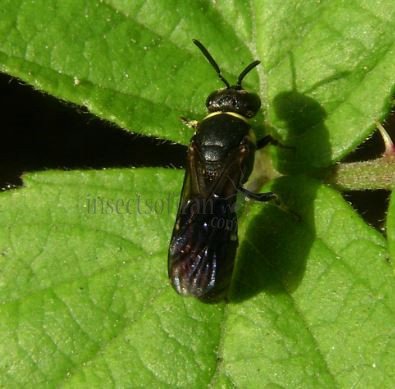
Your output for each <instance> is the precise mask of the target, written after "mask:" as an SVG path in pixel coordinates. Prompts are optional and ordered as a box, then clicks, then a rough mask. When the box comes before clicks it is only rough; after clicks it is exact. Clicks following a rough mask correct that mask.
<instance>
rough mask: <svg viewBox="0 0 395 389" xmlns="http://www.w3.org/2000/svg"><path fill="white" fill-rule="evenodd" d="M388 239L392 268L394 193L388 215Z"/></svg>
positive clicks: (393, 255)
mask: <svg viewBox="0 0 395 389" xmlns="http://www.w3.org/2000/svg"><path fill="white" fill-rule="evenodd" d="M386 231H387V238H388V249H389V252H390V255H391V259H392V266H395V194H394V191H392V194H391V197H390V203H389V206H388V215H387V226H386Z"/></svg>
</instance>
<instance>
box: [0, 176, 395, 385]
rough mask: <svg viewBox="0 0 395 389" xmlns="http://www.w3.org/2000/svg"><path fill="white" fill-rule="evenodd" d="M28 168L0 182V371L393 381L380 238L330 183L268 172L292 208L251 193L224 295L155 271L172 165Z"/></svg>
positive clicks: (158, 378) (120, 378) (102, 379)
mask: <svg viewBox="0 0 395 389" xmlns="http://www.w3.org/2000/svg"><path fill="white" fill-rule="evenodd" d="M25 182H26V184H27V187H26V188H24V189H20V190H14V191H10V192H6V193H2V194H1V196H0V200H1V201H0V204H1V209H0V212H1V220H2V223H1V227H0V228H1V230H0V252H1V256H0V269H1V278H0V285H1V293H0V298H1V305H0V337H1V342H0V355H1V358H0V377H1V381H0V382H1V385H2V386H5V387H10V386H32V387H37V386H39V387H45V386H59V385H63V386H66V387H76V386H82V385H83V386H90V387H108V386H111V385H116V386H121V387H127V386H128V387H130V386H136V385H143V386H144V385H145V386H152V385H155V386H160V387H161V386H167V385H168V386H172V387H174V386H181V387H187V386H191V385H192V386H197V387H203V386H206V385H207V384H209V383H211V384H213V386H215V387H216V386H219V385H220V384H221V383H227V385H228V384H230V383H233V385H236V386H239V387H240V386H243V387H251V386H262V384H265V383H267V384H270V383H273V384H274V383H276V384H278V385H282V386H287V385H288V386H317V385H322V386H325V387H335V386H340V387H350V386H352V384H355V383H356V382H358V383H359V384H360V385H361V386H365V387H366V386H372V385H373V386H374V385H379V386H381V387H385V386H390V383H391V382H393V379H394V376H393V374H394V373H393V353H392V352H391V350H393V346H394V340H395V339H394V336H393V331H392V323H393V322H394V319H395V317H394V316H395V314H394V301H395V299H394V297H395V296H394V292H395V291H394V277H393V272H392V269H391V267H390V266H389V264H388V263H387V261H386V255H387V254H386V248H385V242H384V239H383V238H382V237H381V235H380V234H379V233H377V232H375V231H374V230H373V229H372V228H370V227H368V226H367V225H365V224H364V223H363V221H362V220H361V219H360V217H359V216H357V215H356V214H355V212H354V211H353V210H352V209H351V208H350V207H349V206H348V205H347V204H345V203H344V201H343V200H342V199H341V197H340V196H339V195H338V194H336V193H335V192H334V191H332V190H330V189H328V188H326V187H322V186H319V185H318V184H317V183H315V182H312V181H310V180H307V179H304V178H302V177H298V178H294V179H283V180H280V181H278V182H277V183H276V184H275V189H276V191H277V192H278V193H280V194H281V196H282V197H283V198H284V199H285V200H286V201H287V204H289V206H291V207H292V209H297V210H298V211H297V212H298V217H297V216H296V215H294V214H291V213H287V212H283V211H280V210H279V209H278V208H276V207H274V206H270V205H269V206H264V207H262V205H257V204H254V205H252V206H251V208H250V212H246V215H247V217H244V218H243V228H242V230H244V231H245V232H244V233H243V235H245V239H244V240H243V243H242V245H241V247H240V255H239V263H238V271H237V273H236V282H235V285H234V288H233V291H232V295H231V301H230V303H229V304H228V305H224V304H217V305H205V304H202V303H200V302H198V301H196V300H195V299H187V298H181V297H180V296H178V295H176V293H175V292H174V291H173V290H172V288H171V287H170V285H169V283H168V281H167V277H166V251H167V244H168V241H169V234H170V231H171V227H172V223H173V220H174V213H175V210H176V205H177V197H178V194H175V193H173V192H172V189H171V188H173V187H176V186H180V185H181V183H182V172H177V171H172V170H161V171H158V170H156V169H136V170H130V171H128V172H126V171H122V170H121V171H119V170H109V171H102V172H93V171H91V172H70V173H66V172H64V173H63V174H62V175H59V173H58V172H45V173H40V174H34V175H30V176H26V177H25ZM291 188H292V189H291ZM117 207H118V208H117ZM339 231H341V234H339ZM334 335H335V336H334Z"/></svg>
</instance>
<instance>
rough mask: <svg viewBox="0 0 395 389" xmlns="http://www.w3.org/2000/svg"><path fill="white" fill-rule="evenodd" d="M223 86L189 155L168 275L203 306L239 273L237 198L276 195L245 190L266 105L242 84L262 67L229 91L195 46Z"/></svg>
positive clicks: (263, 141) (223, 292)
mask: <svg viewBox="0 0 395 389" xmlns="http://www.w3.org/2000/svg"><path fill="white" fill-rule="evenodd" d="M193 42H194V43H195V44H196V46H197V47H198V48H199V49H200V50H201V52H202V53H203V55H204V56H205V57H206V58H207V60H208V61H209V63H210V64H211V65H212V66H213V68H214V69H215V71H216V72H217V74H218V76H219V78H220V79H221V80H222V81H223V82H224V84H225V85H226V88H223V89H220V90H216V91H214V92H212V93H211V94H210V95H209V96H208V98H207V101H206V107H207V109H208V112H209V113H208V115H207V116H206V117H205V118H204V119H203V120H202V121H201V122H190V125H191V126H192V127H195V128H196V132H195V134H194V135H193V137H192V139H191V142H190V145H189V148H188V154H187V166H186V173H185V178H184V185H183V189H182V193H181V200H180V205H179V209H178V214H177V219H176V223H175V226H174V229H173V235H172V238H171V242H170V248H169V261H168V274H169V278H170V280H171V283H172V285H173V287H174V289H175V290H176V291H177V292H178V293H180V294H183V295H191V296H195V297H197V298H199V299H201V300H203V301H216V300H219V299H221V298H223V297H225V295H226V293H227V291H228V288H229V284H230V281H231V279H232V273H233V268H234V262H235V256H236V249H237V245H238V238H237V217H236V212H235V202H236V198H237V192H238V191H242V192H243V193H245V195H246V196H248V197H251V198H253V199H255V200H259V201H268V200H270V199H273V198H274V197H275V195H274V194H273V193H251V192H249V191H248V190H246V189H245V188H243V187H242V185H243V184H244V183H245V182H246V181H247V179H248V177H249V176H250V174H251V171H252V168H253V164H254V154H255V150H256V149H257V148H260V147H263V146H264V145H266V144H267V143H269V142H270V140H271V138H270V137H264V138H263V139H261V140H260V141H259V142H256V140H255V134H254V132H253V131H252V128H251V126H250V125H249V123H248V119H250V118H252V117H253V116H255V115H256V114H257V112H258V111H259V109H260V107H261V100H260V98H259V96H258V95H257V94H255V93H251V92H247V91H246V90H244V89H243V87H242V85H241V83H242V81H243V79H244V77H245V76H246V75H247V74H248V73H249V72H250V71H251V70H252V69H253V68H255V67H256V66H257V65H258V64H259V63H260V61H254V62H252V63H251V64H249V65H248V66H247V67H246V68H245V69H244V70H243V71H242V72H241V73H240V75H239V77H238V79H237V83H236V84H235V85H232V86H231V85H230V84H229V83H228V81H227V80H226V79H225V78H224V77H223V76H222V74H221V70H220V68H219V66H218V65H217V63H216V62H215V60H214V59H213V57H212V56H211V54H210V53H209V52H208V51H207V49H206V48H205V47H204V46H203V45H202V43H200V42H199V41H198V40H193Z"/></svg>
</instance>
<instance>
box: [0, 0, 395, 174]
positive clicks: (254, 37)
mask: <svg viewBox="0 0 395 389" xmlns="http://www.w3.org/2000/svg"><path fill="white" fill-rule="evenodd" d="M132 3H133V4H131V3H130V2H124V1H111V2H87V3H84V7H83V8H81V3H80V2H78V1H67V2H65V1H56V0H52V1H48V0H38V1H24V0H8V1H7V0H2V1H1V3H0V4H1V11H0V12H1V15H2V17H1V18H0V36H3V37H6V39H2V40H1V41H0V70H2V71H5V72H8V73H10V74H12V75H15V76H18V77H20V78H22V79H23V80H25V81H27V82H29V83H31V84H33V85H34V86H35V87H37V88H39V89H42V90H45V91H46V92H49V93H51V94H53V95H55V96H58V97H59V98H62V99H64V100H68V101H72V102H74V103H77V104H82V105H85V106H87V107H88V108H89V109H90V110H91V111H92V112H93V113H95V114H96V115H98V116H100V117H102V118H105V119H107V120H111V121H113V122H115V123H117V124H119V125H120V126H122V127H124V128H128V129H129V130H130V131H134V132H140V133H144V134H147V135H154V136H159V137H165V138H168V139H172V140H174V141H181V142H184V143H186V142H187V141H188V139H189V137H190V133H189V132H188V131H186V130H185V129H184V128H183V127H182V125H181V123H180V121H179V116H181V115H183V116H187V117H191V118H201V117H202V116H203V115H204V107H203V102H204V99H205V98H206V96H207V95H208V93H210V92H211V91H212V90H213V89H215V88H217V87H218V86H220V83H219V81H218V80H217V79H216V75H215V73H214V71H213V69H210V66H209V65H208V64H207V63H206V61H205V59H204V58H203V56H202V55H201V53H200V52H199V51H198V50H197V48H196V47H194V45H193V44H192V42H191V39H192V38H199V39H200V40H202V42H203V43H205V44H206V45H207V46H208V48H209V50H210V51H211V52H212V54H213V55H214V57H215V58H216V59H217V61H218V63H219V64H220V65H221V68H222V69H223V70H224V74H225V76H226V77H228V78H230V79H231V80H232V81H233V80H235V77H236V75H237V74H238V73H239V72H240V71H241V69H242V68H243V66H244V65H245V64H247V63H248V62H249V61H251V60H252V59H255V58H259V59H261V60H262V63H263V66H261V67H260V68H259V69H258V71H259V75H260V79H261V83H260V85H261V86H260V88H258V82H257V76H256V73H255V72H253V73H252V74H251V75H249V76H248V78H247V80H246V84H247V86H248V87H250V88H253V89H255V90H258V89H259V92H260V95H261V97H262V100H263V104H264V109H265V111H266V114H267V124H268V125H269V126H272V127H273V131H274V132H275V133H276V134H277V136H278V137H279V138H280V139H282V140H283V141H286V142H287V143H289V144H292V145H294V147H295V148H294V149H293V151H290V150H282V152H281V153H280V155H279V156H278V164H279V168H280V169H282V170H284V171H288V172H290V171H293V172H295V171H305V170H308V169H311V168H316V167H322V166H327V165H329V164H330V163H331V162H333V161H337V160H339V159H340V158H342V157H343V156H344V155H346V154H347V153H348V152H349V151H350V150H352V149H354V148H355V147H356V146H357V145H358V144H360V143H361V141H363V140H364V139H365V138H366V137H367V136H368V135H369V134H370V133H371V132H372V131H373V129H374V123H375V121H376V120H379V119H382V118H383V117H384V116H385V115H386V114H387V113H388V112H389V110H390V101H391V100H390V96H391V89H392V88H393V86H394V82H393V74H394V73H395V63H394V61H393V58H394V55H395V50H394V46H395V43H394V42H395V39H394V38H395V35H394V31H395V30H394V25H395V7H394V6H393V2H392V1H390V0H386V1H382V2H380V4H376V3H374V2H369V1H352V2H347V3H345V2H343V1H340V0H336V1H331V2H320V3H316V4H313V3H311V2H305V3H295V2H279V1H271V2H262V1H256V2H252V3H248V2H244V1H241V2H240V1H227V2H223V3H222V2H221V3H220V4H218V5H217V6H216V5H212V4H210V3H208V2H200V1H199V2H198V1H196V2H192V3H191V2H187V3H186V2H182V1H167V0H166V1H146V0H140V1H133V2H132ZM229 73H230V75H229ZM261 120H262V117H260V118H258V121H261Z"/></svg>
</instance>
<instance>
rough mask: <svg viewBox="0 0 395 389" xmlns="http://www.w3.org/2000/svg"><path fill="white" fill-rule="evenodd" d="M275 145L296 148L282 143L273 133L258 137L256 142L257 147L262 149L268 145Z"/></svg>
mask: <svg viewBox="0 0 395 389" xmlns="http://www.w3.org/2000/svg"><path fill="white" fill-rule="evenodd" d="M269 144H270V145H274V146H279V147H282V148H284V149H294V147H292V146H285V145H283V144H282V143H280V142H279V141H278V140H276V139H274V138H273V137H272V136H271V135H266V136H264V137H263V138H261V139H258V140H257V142H256V149H257V150H259V149H262V148H263V147H265V146H267V145H269Z"/></svg>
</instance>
